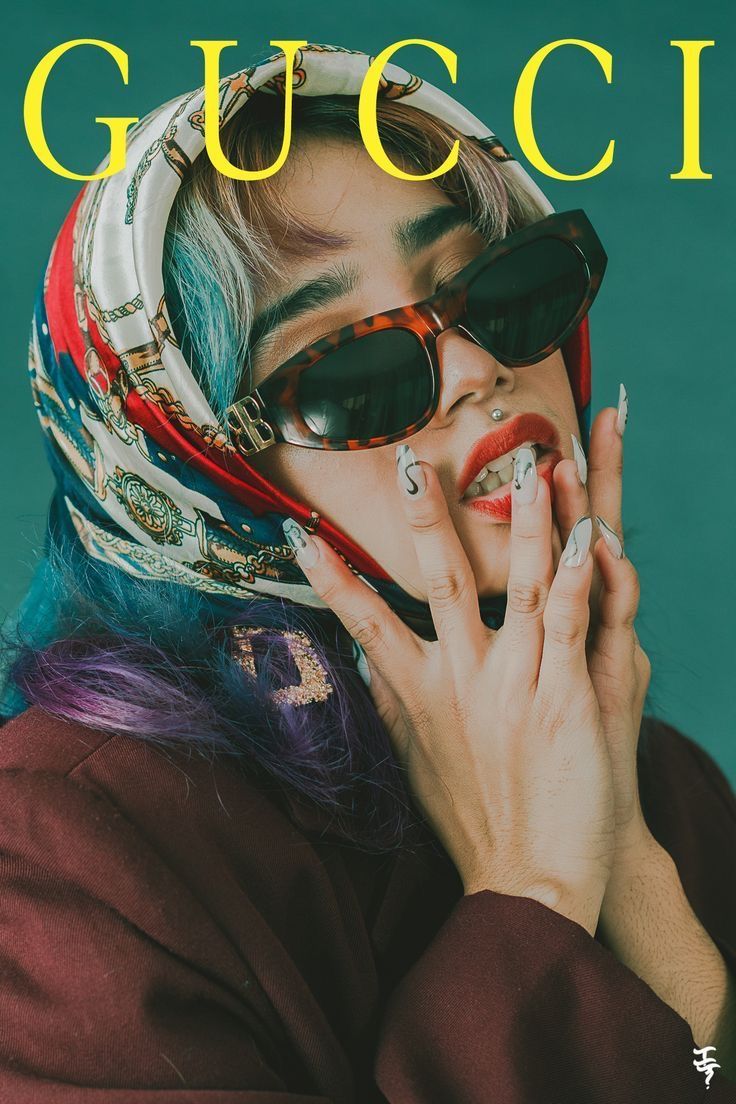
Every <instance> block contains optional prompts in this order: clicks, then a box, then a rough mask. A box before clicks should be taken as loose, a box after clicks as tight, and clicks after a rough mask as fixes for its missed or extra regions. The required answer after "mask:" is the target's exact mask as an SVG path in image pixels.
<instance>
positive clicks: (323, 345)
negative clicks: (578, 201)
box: [225, 208, 608, 456]
mask: <svg viewBox="0 0 736 1104" xmlns="http://www.w3.org/2000/svg"><path fill="white" fill-rule="evenodd" d="M545 237H551V238H558V239H560V240H561V241H564V242H565V244H566V245H567V246H568V247H569V248H571V249H574V250H576V251H577V253H578V254H579V255H580V257H581V259H582V261H583V263H584V266H585V269H586V273H587V289H586V291H585V293H584V295H583V297H582V299H581V302H580V305H579V307H578V309H577V311H576V312H575V314H574V315H573V317H572V318H571V319H570V321H569V322H568V324H567V325H566V327H565V329H564V331H563V332H562V333H561V334H560V335H559V336H558V337H557V338H556V339H555V340H554V341H552V342H550V343H549V344H548V345H546V346H545V347H544V348H543V349H540V350H539V351H538V352H537V353H535V354H534V355H533V356H532V357H526V358H523V359H519V358H509V357H501V356H499V355H498V354H497V353H496V352H494V350H493V348H492V347H491V345H490V344H489V342H488V341H487V339H485V338H480V337H478V336H477V335H476V334H474V333H473V332H472V329H471V328H470V325H469V322H468V319H467V317H466V316H465V306H466V302H467V293H468V290H469V288H470V287H471V285H472V283H473V281H474V280H475V279H476V277H477V276H478V275H479V273H481V272H483V271H484V270H485V269H486V268H487V267H489V266H490V265H492V264H494V263H496V262H498V261H499V260H501V259H502V258H503V257H506V256H508V255H509V254H510V253H513V252H515V251H516V250H518V249H519V248H521V247H523V246H525V245H528V244H529V243H530V242H532V241H536V240H538V239H541V238H545ZM607 261H608V257H607V254H606V252H605V250H604V248H603V245H602V244H601V241H600V239H599V237H598V235H597V234H596V232H595V230H594V229H593V226H592V224H591V222H590V220H589V219H588V216H587V215H586V214H585V212H584V211H583V210H582V209H580V208H578V209H576V210H572V211H561V212H553V213H552V214H551V215H548V216H546V217H545V218H543V219H539V220H537V221H536V222H533V223H530V224H529V225H528V226H524V227H522V228H521V229H520V230H516V231H514V233H512V234H509V235H508V236H507V237H505V238H502V239H501V240H500V241H498V242H494V243H493V244H492V245H491V246H489V247H488V248H487V249H484V250H483V252H482V253H480V254H479V255H478V256H477V257H475V258H474V259H473V260H472V261H471V262H470V264H469V265H466V266H465V268H463V269H462V270H461V271H460V272H458V273H457V274H456V275H455V276H454V277H453V278H452V279H451V280H449V281H448V282H447V283H446V284H444V285H443V286H442V287H441V288H439V289H438V290H437V291H436V292H435V293H434V294H433V295H430V296H428V297H427V298H426V299H421V300H419V302H417V303H412V304H410V305H408V306H405V307H396V308H394V309H393V310H389V311H383V312H381V313H379V314H373V315H369V316H368V317H367V318H361V319H360V320H359V321H357V322H352V323H349V324H348V325H346V326H341V327H340V328H339V329H337V330H334V331H333V332H332V333H329V334H327V335H326V336H325V337H321V338H320V339H319V340H318V341H315V342H313V343H312V344H311V345H308V346H307V347H306V348H304V349H302V350H301V351H300V352H298V353H296V354H295V355H294V356H292V357H289V359H288V360H286V361H284V362H283V363H282V364H280V365H279V366H278V367H277V368H274V369H273V371H272V372H269V374H268V375H267V376H266V378H265V379H264V380H262V381H261V383H260V384H259V385H258V386H257V387H255V388H254V389H253V390H252V391H251V392H250V393H249V394H248V395H246V396H245V397H244V398H242V399H239V400H238V401H237V402H235V403H233V404H232V405H231V406H229V407H228V409H227V410H226V412H225V413H226V417H227V420H228V424H229V427H230V431H231V434H232V438H233V441H234V443H235V445H236V447H237V448H238V450H239V452H241V453H242V454H243V455H245V456H251V455H253V454H254V453H256V452H261V451H262V450H263V449H265V448H268V447H269V446H270V445H273V444H276V443H278V442H279V441H285V442H289V443H290V444H294V445H301V446H303V447H305V448H316V449H325V450H334V451H338V452H343V451H347V450H351V449H353V450H354V449H366V448H378V447H380V446H381V445H389V444H393V443H395V442H397V441H402V440H404V438H406V437H410V436H412V434H414V433H417V432H418V431H419V430H420V429H422V428H423V427H424V426H425V425H427V423H428V422H429V421H430V420H431V419H432V417H433V416H434V414H435V412H436V410H437V406H438V404H439V396H440V388H441V385H442V369H441V364H440V360H439V357H438V355H437V338H438V337H439V336H440V334H441V333H444V331H445V330H447V329H457V330H459V331H460V332H461V333H463V334H464V335H465V336H466V337H468V338H469V339H470V340H471V341H473V342H475V344H476V345H480V346H481V348H483V349H485V350H486V351H487V352H490V353H491V354H492V355H493V356H495V357H496V359H497V360H499V362H500V363H502V364H505V365H507V366H509V367H523V366H525V365H529V364H537V363H538V362H539V361H540V360H544V359H545V358H546V357H548V356H550V355H551V354H552V353H553V352H555V350H556V349H558V348H559V347H560V346H561V345H562V344H563V343H564V342H565V340H566V339H567V338H568V337H569V336H570V334H571V333H572V332H573V331H574V330H575V329H576V328H577V326H578V325H579V324H580V322H581V321H582V319H583V318H584V317H585V315H586V314H587V312H588V311H589V310H590V307H591V305H592V303H593V300H594V299H595V297H596V295H597V294H598V290H599V288H600V285H601V281H602V279H603V274H604V272H605V270H606V264H607ZM388 329H403V330H408V331H409V332H410V333H412V334H413V335H414V337H415V339H417V340H418V342H419V344H420V346H421V348H422V351H423V353H424V356H425V357H426V360H427V365H428V370H429V372H430V373H431V377H432V392H431V399H430V401H429V404H428V406H427V408H426V409H425V410H424V411H423V412H422V414H421V416H420V417H419V418H418V419H417V420H416V421H415V422H412V423H411V424H410V425H408V426H406V427H405V429H403V430H401V431H398V432H396V433H392V434H387V435H383V436H375V437H365V438H348V439H346V440H342V439H338V438H331V437H321V436H320V435H319V434H317V433H315V432H314V431H313V430H312V429H310V427H309V426H308V425H307V423H306V421H305V420H304V418H303V416H302V414H301V412H300V410H299V408H298V405H297V394H298V384H299V377H300V375H301V374H302V372H305V371H306V370H307V369H309V368H311V367H312V365H313V364H316V363H317V362H318V361H320V360H321V359H322V358H323V357H325V356H327V355H328V354H329V353H332V352H335V351H336V350H337V349H340V348H344V347H345V346H347V345H349V344H350V343H351V342H353V341H358V340H360V339H361V338H362V337H365V336H366V335H368V334H372V333H376V332H379V331H381V330H388Z"/></svg>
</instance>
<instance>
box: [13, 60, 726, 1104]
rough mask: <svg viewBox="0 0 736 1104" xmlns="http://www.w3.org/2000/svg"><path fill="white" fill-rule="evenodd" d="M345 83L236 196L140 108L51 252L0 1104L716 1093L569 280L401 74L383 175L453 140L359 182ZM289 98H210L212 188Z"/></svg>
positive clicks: (695, 951)
mask: <svg viewBox="0 0 736 1104" xmlns="http://www.w3.org/2000/svg"><path fill="white" fill-rule="evenodd" d="M368 60H369V59H368V58H367V56H366V55H362V54H357V53H353V52H350V51H342V50H336V49H334V48H332V47H324V46H317V45H311V46H309V47H306V48H305V49H303V50H302V51H300V52H299V54H298V56H297V64H296V70H295V76H294V81H295V88H296V92H297V98H296V104H295V118H294V135H293V144H292V149H291V151H290V155H289V158H288V160H287V164H286V166H285V167H284V169H283V170H281V172H279V173H278V174H277V175H275V176H274V177H272V178H270V179H269V180H267V181H256V182H252V183H251V182H248V183H242V182H237V181H234V180H232V179H231V178H226V177H225V176H223V175H220V174H218V173H216V172H215V171H214V170H213V169H212V167H211V165H210V164H209V162H208V160H207V159H206V158H202V157H198V155H199V153H200V152H201V151H202V147H203V135H202V103H201V95H200V94H199V93H194V94H192V95H190V96H186V97H182V98H181V99H180V100H178V101H176V102H175V103H169V104H167V105H165V106H164V107H163V108H161V109H160V110H159V111H158V112H156V113H154V114H153V115H152V116H150V117H149V118H148V119H146V120H143V122H142V123H141V124H139V126H138V127H137V129H136V130H135V132H134V133H132V134H131V138H130V148H129V156H128V167H127V169H126V171H125V172H124V173H121V174H118V175H117V176H115V177H112V178H110V179H109V180H107V181H105V182H103V183H100V184H95V185H89V186H88V187H87V188H85V190H84V191H83V193H82V195H81V197H80V199H79V200H78V201H77V203H76V204H75V206H74V208H73V210H72V212H71V214H70V216H69V218H68V219H67V221H66V223H65V225H64V227H63V228H62V230H61V232H60V234H59V237H58V239H57V241H56V244H55V247H54V251H53V255H52V258H51V261H50V264H49V267H48V270H47V273H46V277H45V280H44V288H43V292H42V294H41V296H40V299H39V303H38V306H37V311H36V317H35V323H34V329H33V334H32V346H31V378H32V387H33V393H34V399H35V401H36V404H37V409H38V413H39V417H40V420H41V424H42V427H43V429H44V431H45V434H46V436H45V440H46V443H47V446H48V455H49V459H50V462H51V464H52V466H53V469H54V472H55V475H56V479H57V483H58V492H57V494H56V496H55V498H54V503H53V505H52V511H51V515H50V525H49V538H48V542H47V550H46V551H47V555H46V558H45V561H44V565H43V567H42V569H41V570H40V571H39V575H38V577H37V579H36V581H35V585H34V588H32V590H31V592H30V594H29V597H28V599H27V601H26V603H25V606H24V608H23V609H22V611H21V615H20V617H19V620H18V631H17V634H16V635H17V638H18V643H17V647H18V648H19V654H18V655H17V656H15V662H14V665H13V668H12V672H11V676H12V677H11V679H10V681H9V686H8V691H7V693H6V703H7V704H6V713H7V714H8V716H10V715H11V714H14V716H13V718H12V719H9V720H8V721H7V723H6V724H5V725H4V727H3V740H2V744H1V745H0V746H2V763H1V765H2V772H1V773H0V785H1V786H2V788H3V793H2V798H3V799H2V801H0V810H2V811H1V812H0V824H1V825H2V827H1V829H0V831H1V834H2V853H3V902H4V915H5V917H6V924H5V927H4V929H3V937H2V938H3V943H2V948H3V963H4V968H3V975H4V976H3V980H4V985H5V990H4V991H5V1000H4V1004H3V1013H2V1016H3V1032H2V1035H1V1036H0V1038H2V1058H1V1061H2V1073H1V1074H0V1085H1V1086H2V1089H3V1094H2V1095H3V1099H8V1100H12V1101H21V1100H23V1101H25V1100H29V1101H30V1100H32V1101H46V1100H48V1101H51V1100H53V1101H75V1102H76V1101H82V1100H89V1101H90V1102H91V1101H95V1102H98V1101H105V1102H108V1101H110V1102H112V1101H123V1100H124V1101H125V1102H126V1104H128V1102H129V1101H135V1102H137V1104H142V1102H146V1104H148V1102H149V1101H150V1102H153V1101H154V1100H156V1101H157V1102H158V1101H162V1100H166V1101H172V1102H173V1101H184V1100H186V1101H187V1102H194V1101H197V1102H199V1101H202V1102H204V1101H205V1100H207V1101H210V1100H212V1101H215V1100H216V1101H218V1102H219V1101H222V1102H224V1101H227V1102H231V1101H232V1102H236V1101H238V1102H240V1101H243V1102H245V1101H248V1102H253V1104H255V1102H256V1101H259V1102H260V1101H263V1102H264V1104H265V1102H266V1101H269V1102H274V1104H275V1102H276V1101H282V1100H283V1101H287V1100H288V1101H294V1102H295V1104H296V1101H305V1102H306V1101H314V1102H315V1104H316V1102H317V1101H340V1102H342V1101H345V1102H347V1101H378V1100H390V1101H392V1102H393V1101H401V1102H402V1104H403V1102H417V1104H419V1102H422V1104H424V1102H429V1101H432V1102H434V1101H438V1102H439V1101H442V1102H446V1101H458V1102H460V1101H461V1102H463V1104H465V1102H471V1101H472V1102H476V1101H477V1102H480V1101H484V1102H485V1101H488V1100H494V1101H499V1102H504V1101H509V1102H510V1101H514V1102H520V1101H524V1102H527V1101H529V1102H531V1101H548V1100H565V1101H566V1102H571V1101H575V1100H581V1101H586V1102H587V1104H599V1102H604V1101H605V1102H608V1101H611V1102H613V1101H622V1100H626V1101H627V1102H628V1101H645V1100H646V1101H647V1102H652V1101H657V1100H661V1101H665V1100H666V1101H668V1102H670V1101H672V1100H678V1101H683V1102H684V1101H696V1100H697V1101H701V1100H703V1099H704V1092H705V1091H706V1088H707V1089H708V1090H709V1092H710V1095H709V1097H708V1099H709V1100H716V1101H717V1100H722V1101H729V1100H731V1101H733V1100H736V1088H734V1082H736V1063H735V1062H734V1053H733V1047H732V1043H733V1036H734V1033H735V1032H734V1025H735V1024H736V1016H735V1015H734V1012H735V1009H734V992H733V976H734V974H736V943H735V942H734V929H735V927H736V889H735V887H734V883H733V879H732V877H731V878H730V879H729V878H728V872H729V871H730V872H731V874H732V871H733V856H734V851H735V849H736V800H735V799H734V795H733V792H732V791H731V789H730V787H729V785H728V783H727V781H726V780H725V778H724V777H723V775H722V774H721V772H720V771H719V769H718V767H717V766H716V765H715V763H714V762H713V761H712V759H710V757H709V756H707V755H706V754H705V752H703V751H702V749H700V748H698V747H697V745H695V744H694V743H693V742H692V741H691V740H689V739H688V738H687V737H685V736H683V735H682V734H680V733H677V732H676V731H675V730H673V729H671V728H670V727H668V726H667V725H665V724H663V723H661V722H657V721H655V720H653V719H650V718H647V720H646V721H645V722H644V723H642V712H643V708H644V699H645V695H646V691H647V687H648V681H649V664H648V661H647V659H646V656H645V655H644V654H643V652H642V650H641V648H640V647H639V644H638V641H637V638H636V634H635V632H634V628H633V623H634V618H635V615H636V609H637V604H638V583H637V577H636V571H635V569H634V567H633V565H632V564H631V562H630V561H629V560H628V558H627V557H625V556H624V555H623V548H622V544H621V538H620V534H621V517H620V511H621V478H620V471H621V458H622V447H623V445H622V435H623V430H624V427H625V424H626V413H627V407H626V394H625V391H624V389H623V388H622V390H621V396H620V401H619V405H618V407H617V408H616V409H614V408H612V407H607V408H605V409H604V410H602V411H601V412H600V413H599V414H598V416H597V417H596V419H595V423H594V425H593V427H592V432H591V434H590V436H589V435H588V417H589V401H590V393H589V383H590V381H589V354H588V342H587V323H586V317H587V311H588V309H589V307H590V304H591V302H592V299H593V297H594V295H595V293H596V291H597V289H598V286H599V284H600V280H601V278H602V275H603V270H604V268H605V253H604V252H603V249H602V246H601V245H600V242H599V241H598V238H597V236H596V234H595V231H594V230H593V228H592V226H591V225H590V223H589V222H588V220H587V218H586V217H585V216H584V214H583V213H582V212H580V211H573V212H568V213H565V214H564V215H555V214H554V212H552V210H551V208H550V206H549V204H548V202H547V201H546V200H545V198H544V196H543V195H542V194H541V192H539V190H538V189H537V188H536V186H535V185H534V184H533V183H532V181H531V180H530V179H529V178H528V177H527V176H526V174H525V173H524V171H523V170H522V169H521V166H520V165H519V164H518V162H516V161H515V160H514V159H513V158H512V157H511V155H510V154H509V153H508V151H506V150H505V148H504V147H503V146H502V145H501V143H500V142H499V141H498V139H497V138H495V136H494V135H492V134H491V133H490V132H489V131H488V130H487V129H486V128H484V127H483V126H482V125H481V124H479V123H478V121H477V120H475V119H474V118H473V117H472V116H470V115H469V114H468V113H467V112H465V111H464V110H463V109H462V108H461V107H460V105H458V104H456V103H455V102H454V101H452V100H451V99H450V98H449V97H447V96H446V95H444V94H443V93H440V92H439V91H438V90H436V89H433V88H431V86H429V85H427V84H426V83H423V82H421V81H420V80H418V79H417V78H414V77H410V75H409V74H406V73H404V72H403V70H400V69H398V68H395V67H392V68H391V69H389V70H388V71H387V74H386V79H385V80H384V82H383V85H382V90H381V97H380V99H379V133H380V135H381V138H382V141H383V143H384V146H385V148H386V149H387V150H388V151H390V155H391V157H392V159H393V161H394V162H395V163H396V164H397V165H401V166H403V167H404V168H405V170H406V171H409V172H412V173H414V174H422V173H427V172H429V171H430V170H431V169H432V168H433V167H434V166H436V165H437V164H439V163H441V162H442V161H443V160H444V157H445V156H446V153H447V150H448V148H449V147H450V146H451V144H452V141H453V139H454V137H456V136H458V135H459V136H460V137H461V138H462V141H461V154H460V160H459V163H458V167H457V169H456V170H453V171H451V172H448V173H447V174H445V175H444V176H443V177H439V178H437V179H436V180H433V181H428V180H424V181H414V182H409V181H405V180H398V179H396V178H394V177H393V176H391V175H389V174H388V173H385V172H383V171H382V170H381V169H379V168H378V167H377V166H376V165H375V164H374V163H373V162H372V161H371V160H370V158H369V157H368V154H367V152H366V151H365V149H364V148H363V146H362V144H361V142H360V136H359V133H358V128H357V110H356V102H357V101H356V96H357V94H358V92H359V89H360V84H361V81H362V77H363V75H364V73H365V70H366V66H367V64H368ZM283 73H284V58H283V56H282V55H276V56H275V57H274V58H271V59H267V60H266V61H265V62H263V63H261V64H260V65H258V66H255V67H253V68H251V69H248V70H245V71H243V72H241V73H238V74H236V75H235V76H233V77H231V78H228V79H227V80H225V81H223V82H222V83H221V102H220V112H221V117H222V130H221V139H222V144H223V149H224V151H225V153H226V154H227V156H228V158H229V159H230V161H231V162H232V163H233V164H236V165H237V164H240V165H247V166H248V167H263V166H266V165H268V164H270V163H272V161H273V159H274V153H275V151H277V150H278V147H279V144H280V140H281V139H280V133H281V131H280V127H281V116H282V111H283V100H282V99H281V95H280V94H281V93H282V92H283V81H284V78H283ZM572 243H574V246H575V247H574V248H571V244H572ZM162 258H163V264H162ZM582 258H584V260H585V264H583V263H582ZM162 270H163V271H162ZM413 304H420V306H418V307H412V306H411V305H413ZM407 305H409V306H407ZM392 311H394V313H391V312H392ZM325 337H326V338H327V340H324V341H323V340H322V339H323V338H325ZM379 346H380V348H379ZM304 350H306V352H303V351H304ZM586 448H587V450H588V457H587V461H586V456H585V451H584V450H585V449H586ZM593 518H595V528H596V532H597V533H600V535H601V536H602V537H603V540H596V542H595V543H593V540H592V538H593ZM640 729H641V734H640ZM713 1047H715V1051H714V1050H713V1049H712V1048H713ZM703 1048H706V1049H703Z"/></svg>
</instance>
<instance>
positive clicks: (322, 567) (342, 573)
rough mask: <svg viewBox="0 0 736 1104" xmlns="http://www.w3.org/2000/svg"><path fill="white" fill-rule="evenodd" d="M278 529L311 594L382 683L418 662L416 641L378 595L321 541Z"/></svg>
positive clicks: (297, 529)
mask: <svg viewBox="0 0 736 1104" xmlns="http://www.w3.org/2000/svg"><path fill="white" fill-rule="evenodd" d="M283 528H284V535H285V537H286V539H287V541H288V542H289V545H290V546H291V548H292V549H293V551H294V555H295V557H296V559H297V562H298V564H299V566H300V567H301V569H302V571H303V572H304V574H305V575H306V577H307V579H308V580H309V583H310V584H311V586H312V589H313V590H314V591H315V593H316V594H317V595H318V596H319V597H320V598H321V599H322V601H323V602H324V603H325V604H326V605H327V606H329V607H330V609H331V610H333V612H334V613H335V614H337V616H338V618H339V619H340V621H341V622H342V624H343V625H344V626H345V628H346V630H347V632H348V633H349V634H350V636H351V637H352V638H353V640H356V641H357V642H358V644H360V646H361V648H362V649H363V651H364V652H365V654H366V656H367V657H368V660H369V661H370V663H371V664H372V665H373V666H374V667H375V668H376V670H377V671H378V672H379V674H380V675H381V676H382V677H384V678H386V677H387V676H388V673H389V672H394V673H395V671H396V667H397V665H400V666H404V665H405V664H408V665H411V664H412V663H413V662H416V661H417V660H418V659H419V656H420V655H422V654H423V648H422V643H423V642H422V641H421V639H420V638H419V637H418V636H416V635H415V634H414V633H413V632H412V631H411V629H410V628H409V627H408V625H405V624H404V622H403V621H402V620H401V619H400V618H399V617H397V615H396V614H395V613H394V611H393V610H392V609H391V607H390V606H389V605H388V603H387V602H385V601H384V600H383V598H381V596H380V594H378V593H377V592H376V591H375V590H373V588H372V587H370V586H368V585H367V584H366V583H364V582H363V581H362V580H361V579H359V578H358V577H357V576H356V575H354V574H353V572H352V571H351V570H350V568H349V567H348V566H347V565H346V564H345V563H344V562H343V561H342V560H341V559H340V557H339V556H338V554H337V552H336V551H335V550H334V548H332V547H331V546H330V545H329V544H328V543H327V541H325V540H323V539H322V538H321V537H318V536H316V535H312V534H310V533H307V532H306V530H305V529H303V528H302V526H301V525H299V523H298V522H297V521H295V520H294V519H293V518H288V519H287V520H286V521H285V522H284V526H283Z"/></svg>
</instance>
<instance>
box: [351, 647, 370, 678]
mask: <svg viewBox="0 0 736 1104" xmlns="http://www.w3.org/2000/svg"><path fill="white" fill-rule="evenodd" d="M353 659H354V660H355V666H356V668H357V670H358V674H359V675H360V677H361V678H362V680H363V682H364V683H365V684H366V686H370V684H371V673H370V670H369V669H368V658H367V656H366V654H365V652H364V651H363V649H362V647H361V646H360V644H359V643H358V641H357V640H354V641H353Z"/></svg>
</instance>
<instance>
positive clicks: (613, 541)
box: [595, 514, 624, 560]
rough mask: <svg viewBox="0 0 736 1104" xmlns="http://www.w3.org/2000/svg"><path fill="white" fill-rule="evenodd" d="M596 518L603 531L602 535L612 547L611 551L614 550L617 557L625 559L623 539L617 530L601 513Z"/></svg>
mask: <svg viewBox="0 0 736 1104" xmlns="http://www.w3.org/2000/svg"><path fill="white" fill-rule="evenodd" d="M595 520H596V521H597V522H598V528H599V529H600V531H601V536H602V537H603V539H604V541H605V542H606V544H607V545H608V547H609V548H610V550H611V552H613V554H614V556H615V557H616V559H617V560H621V559H623V555H624V547H623V545H622V544H621V541H620V540H619V539H618V535H617V534H616V532H615V530H613V529H612V528H611V526H610V525H608V524H607V522H605V521H604V520H603V518H602V517H601V516H600V514H596V515H595Z"/></svg>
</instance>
